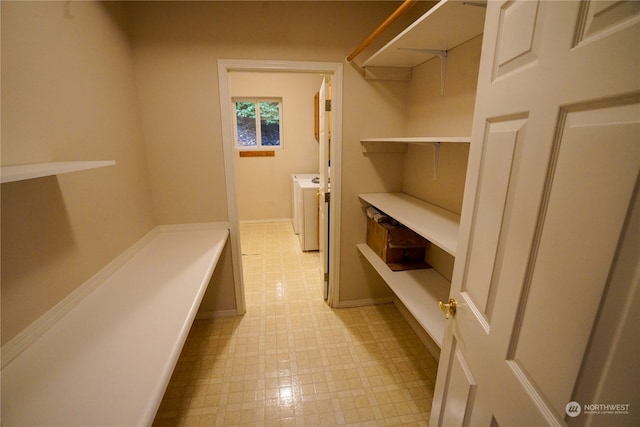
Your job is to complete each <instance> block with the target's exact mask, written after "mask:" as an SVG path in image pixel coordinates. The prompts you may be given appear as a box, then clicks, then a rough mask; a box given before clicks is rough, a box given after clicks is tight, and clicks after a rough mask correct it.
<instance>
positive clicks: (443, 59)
mask: <svg viewBox="0 0 640 427" xmlns="http://www.w3.org/2000/svg"><path fill="white" fill-rule="evenodd" d="M398 49H399V50H411V51H413V52H422V53H426V54H429V55H436V56H437V57H439V58H440V95H444V80H445V76H446V75H447V56H448V51H446V50H438V49H418V48H412V47H401V48H398Z"/></svg>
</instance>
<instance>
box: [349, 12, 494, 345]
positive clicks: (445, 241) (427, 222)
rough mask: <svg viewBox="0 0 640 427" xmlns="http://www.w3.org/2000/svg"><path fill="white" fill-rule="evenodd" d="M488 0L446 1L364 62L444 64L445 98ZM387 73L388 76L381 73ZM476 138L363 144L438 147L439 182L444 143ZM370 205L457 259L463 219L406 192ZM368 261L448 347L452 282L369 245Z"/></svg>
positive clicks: (372, 197)
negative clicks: (458, 55) (402, 264)
mask: <svg viewBox="0 0 640 427" xmlns="http://www.w3.org/2000/svg"><path fill="white" fill-rule="evenodd" d="M486 3H487V2H486V0H478V1H460V0H441V1H440V2H438V3H437V4H436V5H435V6H434V7H432V8H431V9H429V10H428V11H427V12H426V13H425V14H424V15H423V16H422V17H420V18H419V19H418V20H417V21H415V22H414V23H413V24H411V25H410V26H409V27H407V28H406V29H405V30H404V31H403V32H401V33H400V34H399V35H398V36H396V37H395V38H394V39H392V40H391V41H390V42H389V43H387V44H386V45H385V46H383V47H382V48H381V49H380V50H378V51H377V52H376V53H374V54H373V55H372V56H370V57H369V58H368V59H367V60H365V61H364V62H363V64H362V67H363V68H364V69H365V70H367V71H369V73H366V74H365V77H366V76H367V74H368V75H370V76H374V75H376V73H375V72H374V71H373V70H375V69H377V70H380V72H381V71H382V70H389V69H392V70H393V69H394V70H398V71H400V70H402V71H406V73H404V74H405V75H410V74H411V69H413V68H414V67H416V66H418V65H420V64H423V63H424V62H426V61H428V60H430V59H432V58H435V57H439V58H440V60H441V76H440V85H441V94H444V82H445V74H446V62H447V56H448V52H449V51H450V50H451V49H454V48H455V47H457V46H459V45H461V44H463V43H465V42H467V41H469V40H471V39H473V38H475V37H477V36H479V35H481V34H482V32H483V30H484V18H485V12H486V8H485V7H486ZM381 74H384V73H382V72H381ZM470 142H471V137H469V136H462V137H437V136H436V137H434V136H428V137H392V138H389V137H386V138H363V139H361V140H360V143H361V145H362V151H363V152H364V153H365V154H373V155H375V153H390V152H396V153H404V152H406V151H407V147H408V145H413V144H419V145H423V146H431V147H432V148H433V159H434V167H433V170H434V179H435V178H436V177H437V169H438V159H439V153H440V146H441V144H443V143H453V144H458V143H460V144H469V143H470ZM358 197H359V198H360V200H361V202H362V203H363V204H364V205H369V206H373V207H375V208H377V209H379V210H380V211H382V212H384V213H385V214H387V215H389V216H390V217H393V218H394V219H396V220H397V221H399V222H400V223H402V224H404V225H405V226H407V227H408V228H410V229H412V230H413V231H415V232H416V233H418V234H419V235H421V236H422V237H424V238H426V239H427V240H429V241H430V242H431V243H432V244H433V245H436V246H438V247H439V248H441V249H442V250H443V251H445V252H447V253H448V254H450V255H451V256H453V257H455V256H456V250H457V243H458V230H459V225H460V217H459V215H457V214H455V213H452V212H449V211H447V210H445V209H442V208H440V207H438V206H435V205H433V204H431V203H428V202H426V201H423V200H420V199H417V198H415V197H412V196H410V195H408V194H405V193H366V194H359V195H358ZM356 246H357V248H358V250H359V251H360V253H361V254H362V255H363V257H364V258H365V259H366V260H367V261H368V262H369V263H370V264H371V266H372V267H373V268H374V269H375V270H376V271H377V272H378V274H380V276H381V277H382V279H383V280H384V281H385V282H386V283H387V284H388V285H389V287H390V288H391V289H392V290H393V292H394V293H395V295H396V296H397V298H398V299H399V300H400V301H401V302H402V303H403V304H404V305H405V306H406V307H407V309H408V310H409V312H410V313H411V314H412V315H413V316H414V318H415V319H416V320H417V321H418V323H419V324H420V325H421V326H422V327H423V328H424V330H425V331H426V332H427V333H428V334H429V335H430V336H431V338H433V340H434V342H435V343H436V344H437V345H438V346H440V347H441V346H442V341H443V339H444V330H445V325H446V319H445V316H444V315H443V314H442V312H441V311H440V309H439V308H438V302H439V301H447V300H448V299H449V292H450V287H451V284H450V282H449V280H448V279H446V278H445V277H444V276H442V275H441V274H440V273H438V271H436V270H435V269H432V268H429V269H421V270H406V271H391V269H390V268H389V267H388V266H387V265H386V264H385V263H384V262H383V261H382V260H381V259H380V258H379V257H378V256H377V255H376V254H375V253H374V252H373V251H372V250H371V249H370V248H369V246H368V245H366V244H358V245H356Z"/></svg>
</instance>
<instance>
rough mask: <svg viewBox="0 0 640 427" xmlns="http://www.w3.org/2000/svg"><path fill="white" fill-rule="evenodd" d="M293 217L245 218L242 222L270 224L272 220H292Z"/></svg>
mask: <svg viewBox="0 0 640 427" xmlns="http://www.w3.org/2000/svg"><path fill="white" fill-rule="evenodd" d="M292 221H293V220H292V219H291V218H280V219H243V220H240V224H268V223H271V222H292Z"/></svg>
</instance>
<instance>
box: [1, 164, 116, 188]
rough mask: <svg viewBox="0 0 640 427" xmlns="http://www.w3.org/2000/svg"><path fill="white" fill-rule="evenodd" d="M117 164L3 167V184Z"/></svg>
mask: <svg viewBox="0 0 640 427" xmlns="http://www.w3.org/2000/svg"><path fill="white" fill-rule="evenodd" d="M115 164H116V162H115V160H98V161H71V162H48V163H32V164H27V165H17V166H2V168H1V171H2V183H3V184H4V183H6V182H14V181H23V180H26V179H32V178H41V177H45V176H52V175H59V174H63V173H69V172H76V171H81V170H86V169H95V168H101V167H104V166H113V165H115Z"/></svg>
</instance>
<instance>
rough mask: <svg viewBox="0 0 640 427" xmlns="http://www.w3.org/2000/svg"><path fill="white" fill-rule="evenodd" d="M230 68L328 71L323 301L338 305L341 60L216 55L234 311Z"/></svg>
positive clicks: (237, 257) (236, 237)
mask: <svg viewBox="0 0 640 427" xmlns="http://www.w3.org/2000/svg"><path fill="white" fill-rule="evenodd" d="M233 71H263V72H268V71H270V72H298V73H318V74H329V75H331V76H332V77H331V80H332V89H331V92H332V102H331V107H332V111H331V136H332V138H331V154H330V157H331V176H330V179H331V193H332V194H331V204H330V208H329V209H330V217H331V223H330V226H329V240H330V242H331V247H332V248H333V249H332V250H331V252H330V253H329V274H330V279H329V283H330V284H331V286H330V289H329V295H328V298H327V304H329V306H332V307H337V306H338V305H339V296H340V292H339V290H340V287H339V286H340V283H339V277H340V223H341V216H340V215H341V171H342V86H343V64H342V63H340V62H308V61H280V60H244V59H219V60H218V84H219V95H220V118H221V123H222V126H221V127H222V142H223V153H224V165H225V181H226V189H227V209H228V214H229V224H230V241H231V251H232V258H233V270H234V280H235V291H236V306H237V309H238V314H244V313H245V312H246V305H245V300H244V279H243V275H242V250H241V248H240V230H239V227H240V222H239V216H238V205H237V198H236V188H235V187H236V186H235V172H234V171H235V165H234V154H235V150H234V145H235V144H234V139H233V131H234V130H233V125H232V123H233V121H232V120H233V118H232V117H231V110H230V107H229V106H230V103H229V101H230V100H231V91H230V85H229V73H230V72H233Z"/></svg>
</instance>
